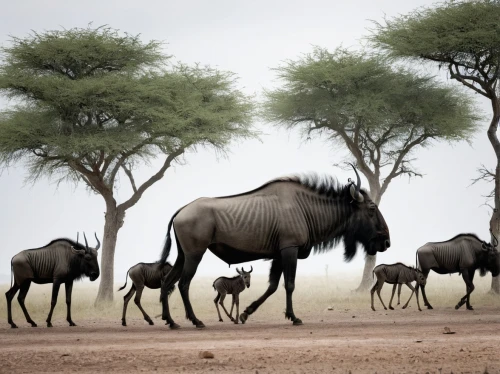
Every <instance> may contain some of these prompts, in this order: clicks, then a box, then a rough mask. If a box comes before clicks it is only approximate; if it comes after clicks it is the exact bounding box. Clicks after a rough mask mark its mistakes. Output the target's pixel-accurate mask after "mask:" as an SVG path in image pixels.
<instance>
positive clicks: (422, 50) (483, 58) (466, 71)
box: [370, 0, 500, 293]
mask: <svg viewBox="0 0 500 374" xmlns="http://www.w3.org/2000/svg"><path fill="white" fill-rule="evenodd" d="M499 18H500V2H498V1H494V0H491V1H490V0H479V1H477V0H475V1H446V2H443V3H440V4H437V5H435V6H434V7H429V8H427V7H424V8H420V9H417V10H414V11H413V12H411V13H409V14H407V15H402V16H399V17H395V18H393V19H386V20H385V21H384V22H383V23H375V29H374V30H373V34H372V36H371V37H370V39H371V41H372V42H373V43H374V45H375V46H376V47H378V48H380V49H382V50H383V51H384V52H386V53H387V54H388V55H389V56H390V57H392V58H398V59H406V60H410V61H420V62H434V63H436V64H437V65H438V66H439V67H440V68H441V67H444V68H446V69H447V71H448V74H449V77H450V78H451V79H453V80H456V81H457V82H459V83H461V84H462V85H463V86H465V87H467V88H468V89H470V90H471V91H472V92H474V93H476V94H479V95H481V96H483V97H485V98H487V99H488V100H490V102H491V106H492V111H493V116H492V118H491V122H490V125H489V127H488V131H487V134H488V139H489V140H490V143H491V145H492V147H493V150H494V152H495V155H496V169H495V173H494V175H495V177H494V180H495V189H494V196H493V200H494V204H495V205H494V211H493V214H492V217H491V220H490V229H491V230H492V233H493V234H494V235H496V236H497V237H499V236H500V211H499V209H500V141H499V139H498V136H497V130H498V122H499V121H500V96H499V87H498V81H499V78H500V48H499V46H500V24H499V22H498V20H499ZM492 242H494V241H493V240H492ZM491 290H492V291H493V292H495V293H500V277H496V278H493V279H492V286H491Z"/></svg>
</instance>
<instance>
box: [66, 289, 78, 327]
mask: <svg viewBox="0 0 500 374" xmlns="http://www.w3.org/2000/svg"><path fill="white" fill-rule="evenodd" d="M64 288H65V290H66V308H67V309H68V314H67V316H66V321H68V323H69V325H70V326H76V324H75V323H74V322H73V320H72V319H71V292H72V291H73V281H68V282H66V283H65V284H64Z"/></svg>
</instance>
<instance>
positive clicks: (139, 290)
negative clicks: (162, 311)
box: [134, 285, 154, 325]
mask: <svg viewBox="0 0 500 374" xmlns="http://www.w3.org/2000/svg"><path fill="white" fill-rule="evenodd" d="M143 290H144V286H143V285H139V286H136V292H137V293H136V294H135V297H134V303H135V305H137V307H138V308H139V310H140V311H141V312H142V315H143V316H144V319H145V320H146V322H148V323H149V324H150V325H154V323H153V321H152V320H151V318H150V317H149V316H148V314H147V313H146V311H145V310H144V309H143V308H142V305H141V296H142V291H143Z"/></svg>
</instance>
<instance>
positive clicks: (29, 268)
mask: <svg viewBox="0 0 500 374" xmlns="http://www.w3.org/2000/svg"><path fill="white" fill-rule="evenodd" d="M83 237H84V238H85V245H82V244H79V243H78V238H77V240H76V243H75V242H74V241H73V240H71V239H54V240H52V241H51V242H50V243H49V244H47V245H46V246H45V247H41V248H35V249H26V250H24V251H22V252H19V253H18V254H17V255H15V256H14V257H12V260H11V267H12V274H13V277H14V282H13V285H11V288H10V290H8V291H7V292H6V293H5V297H6V298H7V319H8V323H10V326H11V327H12V328H16V327H17V326H16V324H15V323H14V322H13V321H12V299H13V298H14V296H15V294H16V293H17V291H18V290H19V289H20V292H19V296H18V297H17V300H18V301H19V305H21V309H22V310H23V313H24V316H25V317H26V321H28V323H31V326H32V327H36V326H37V325H36V323H35V322H34V321H33V320H32V319H31V317H30V315H29V314H28V311H27V310H26V307H25V305H24V299H25V298H26V294H27V293H28V290H29V288H30V285H31V282H34V283H37V284H45V283H53V286H52V300H51V303H50V312H49V315H48V317H47V327H52V322H51V320H52V312H53V311H54V307H55V306H56V303H57V295H58V293H59V287H60V286H61V283H64V284H65V288H66V305H67V309H68V313H67V317H66V320H67V321H68V322H69V325H70V326H76V325H75V323H74V322H73V320H72V319H71V291H72V290H73V281H74V280H78V279H80V278H82V277H83V276H87V277H89V278H90V280H91V281H92V282H93V281H95V280H96V279H97V278H99V263H98V262H97V250H98V249H99V248H100V246H101V243H100V242H99V239H97V235H96V237H95V238H96V240H97V247H95V248H91V247H89V246H88V243H87V238H86V237H85V233H84V234H83Z"/></svg>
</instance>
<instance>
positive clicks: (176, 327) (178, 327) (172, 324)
mask: <svg viewBox="0 0 500 374" xmlns="http://www.w3.org/2000/svg"><path fill="white" fill-rule="evenodd" d="M169 327H170V329H171V330H177V329H180V328H181V327H180V326H179V325H178V324H177V323H175V322H174V323H171V324H170V325H169Z"/></svg>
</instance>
